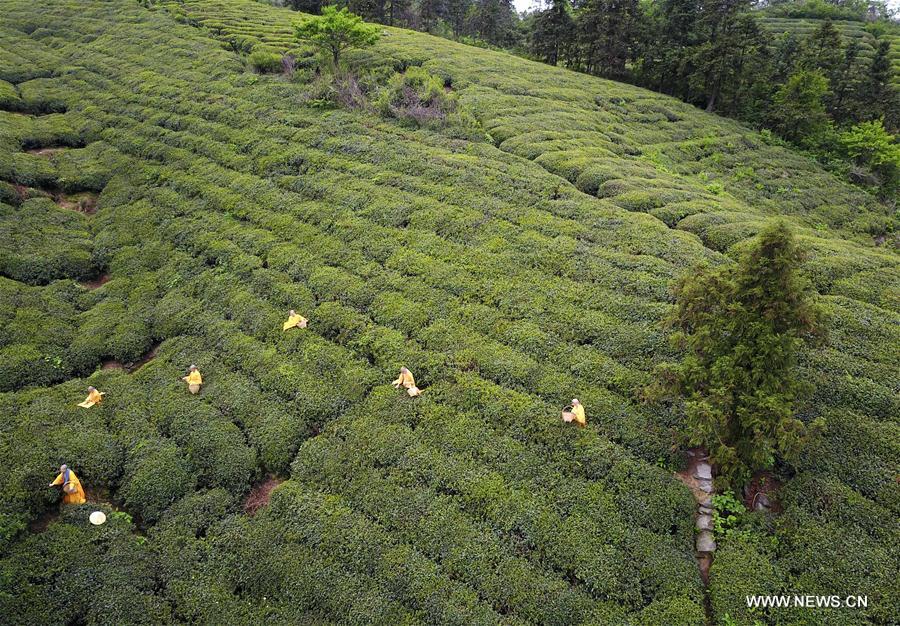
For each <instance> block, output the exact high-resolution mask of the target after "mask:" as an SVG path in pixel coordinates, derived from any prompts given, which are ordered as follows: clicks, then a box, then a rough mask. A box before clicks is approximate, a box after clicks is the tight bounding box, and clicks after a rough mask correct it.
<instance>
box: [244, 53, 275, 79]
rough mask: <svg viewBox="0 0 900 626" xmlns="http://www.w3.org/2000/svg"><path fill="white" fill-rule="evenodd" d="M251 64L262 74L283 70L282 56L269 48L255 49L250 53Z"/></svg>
mask: <svg viewBox="0 0 900 626" xmlns="http://www.w3.org/2000/svg"><path fill="white" fill-rule="evenodd" d="M249 60H250V65H252V66H253V69H254V70H256V71H257V72H259V73H260V74H275V73H276V72H280V71H282V56H281V55H280V54H278V53H276V52H269V51H268V50H254V51H253V52H251V53H250V57H249Z"/></svg>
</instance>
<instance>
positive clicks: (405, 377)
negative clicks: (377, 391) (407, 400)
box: [391, 367, 422, 398]
mask: <svg viewBox="0 0 900 626" xmlns="http://www.w3.org/2000/svg"><path fill="white" fill-rule="evenodd" d="M391 384H392V385H394V387H396V388H397V389H399V388H400V386H401V385H402V386H403V388H404V389H406V393H407V394H409V397H411V398H414V397H416V396H417V395H419V394H420V393H422V392H421V391H419V388H418V387H416V379H415V378H413V375H412V372H410V371H409V370H408V369H406V368H405V367H401V368H400V376H398V377H397V380H395V381H394V382H392V383H391Z"/></svg>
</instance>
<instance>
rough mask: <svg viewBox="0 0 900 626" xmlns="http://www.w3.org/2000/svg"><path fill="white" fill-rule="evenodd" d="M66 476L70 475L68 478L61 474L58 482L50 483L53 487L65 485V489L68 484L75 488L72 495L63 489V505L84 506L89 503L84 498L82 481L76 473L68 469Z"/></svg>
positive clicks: (57, 479)
mask: <svg viewBox="0 0 900 626" xmlns="http://www.w3.org/2000/svg"><path fill="white" fill-rule="evenodd" d="M65 474H68V476H64V475H63V473H60V474H59V476H57V477H56V480H54V481H53V482H52V483H50V484H51V485H63V487H65V485H66V483H67V482H68V483H70V484H72V485H73V486H74V487H75V491H74V492H72V493H66V491H65V489H63V504H84V503H85V502H87V498H86V497H85V496H84V489H83V488H82V487H81V481H80V480H78V476H76V475H75V472H74V471H72V470H70V469H67V470H66V471H65Z"/></svg>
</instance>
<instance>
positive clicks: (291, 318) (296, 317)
mask: <svg viewBox="0 0 900 626" xmlns="http://www.w3.org/2000/svg"><path fill="white" fill-rule="evenodd" d="M308 323H309V320H308V319H306V318H305V317H303V316H302V315H300V314H299V313H297V312H296V311H294V309H291V310H290V311H289V312H288V318H287V321H286V322H285V323H284V325H283V326H282V328H281V329H282V330H290V329H291V328H306V325H307V324H308Z"/></svg>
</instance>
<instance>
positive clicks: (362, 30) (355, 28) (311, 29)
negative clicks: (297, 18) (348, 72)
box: [294, 6, 380, 71]
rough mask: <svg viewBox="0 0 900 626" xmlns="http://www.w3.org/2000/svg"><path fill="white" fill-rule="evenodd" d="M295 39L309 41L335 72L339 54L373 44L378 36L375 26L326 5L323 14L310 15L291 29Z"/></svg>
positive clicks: (339, 59)
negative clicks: (326, 58) (322, 53)
mask: <svg viewBox="0 0 900 626" xmlns="http://www.w3.org/2000/svg"><path fill="white" fill-rule="evenodd" d="M294 32H295V34H296V36H297V39H299V40H300V41H304V42H309V43H312V44H313V45H315V46H316V47H318V48H319V49H320V50H321V51H322V52H324V53H326V54H327V55H329V56H330V60H331V63H332V65H333V67H334V70H335V71H337V70H338V69H339V68H340V62H341V54H342V53H343V52H345V51H346V50H349V49H351V48H364V47H367V46H371V45H373V44H374V43H375V42H376V41H378V38H379V36H380V33H379V30H378V26H376V25H374V24H366V23H365V22H363V21H362V18H361V17H359V16H358V15H354V14H352V13H350V11H348V10H347V9H338V8H337V7H335V6H327V7H325V8H324V9H322V15H319V16H309V17H307V18H306V19H304V20H303V21H302V22H300V23H299V24H297V25H296V26H295V28H294Z"/></svg>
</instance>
